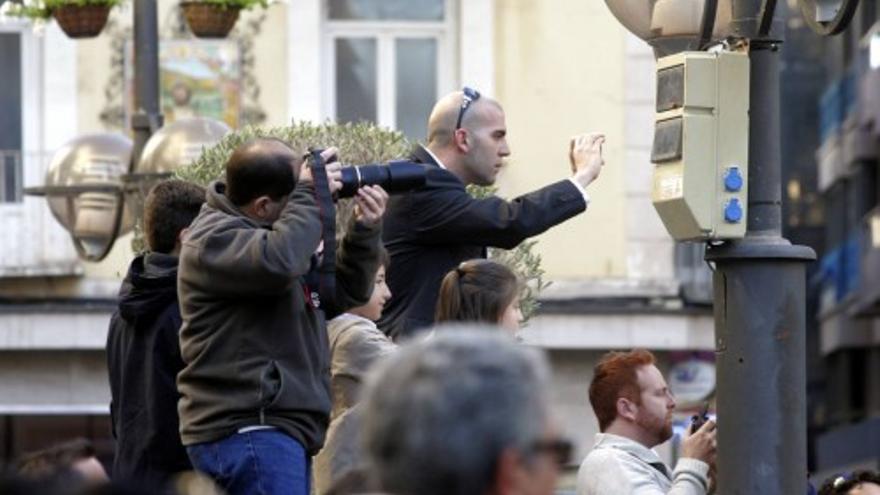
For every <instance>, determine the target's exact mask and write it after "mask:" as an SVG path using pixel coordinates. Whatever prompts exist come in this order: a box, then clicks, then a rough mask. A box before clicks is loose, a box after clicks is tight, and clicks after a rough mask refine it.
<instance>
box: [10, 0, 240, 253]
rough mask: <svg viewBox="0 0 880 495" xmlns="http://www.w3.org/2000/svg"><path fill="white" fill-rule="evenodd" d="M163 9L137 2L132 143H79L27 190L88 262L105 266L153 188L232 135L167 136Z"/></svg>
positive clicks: (197, 127) (212, 130) (195, 124)
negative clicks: (162, 95) (42, 201)
mask: <svg viewBox="0 0 880 495" xmlns="http://www.w3.org/2000/svg"><path fill="white" fill-rule="evenodd" d="M156 4H157V0H134V30H133V32H134V77H133V81H134V89H135V91H134V108H135V111H134V114H133V115H132V117H131V130H132V135H133V138H134V139H133V141H132V140H129V139H128V138H126V137H124V136H120V135H112V134H103V135H93V136H85V137H82V138H78V139H75V140H73V141H71V142H70V143H68V144H67V145H65V146H64V147H62V149H60V150H59V151H58V152H57V153H56V154H55V157H54V158H53V160H52V165H51V166H50V169H49V173H48V174H47V176H46V184H45V185H44V186H41V187H30V188H27V189H25V193H27V194H31V195H35V196H46V198H47V199H48V201H49V207H50V208H51V210H52V214H53V215H54V216H55V218H56V219H57V220H58V221H59V223H61V225H62V226H64V228H65V229H67V230H68V231H69V232H70V234H71V238H72V239H73V244H74V247H75V248H76V251H77V254H78V255H79V256H80V258H82V259H84V260H86V261H100V260H102V259H104V258H105V257H106V256H107V255H108V254H109V253H110V250H111V248H112V247H113V244H114V242H115V241H116V239H117V238H118V237H119V236H120V235H122V234H125V233H126V232H128V231H130V230H131V228H132V226H133V225H134V223H135V216H140V213H141V212H142V211H143V201H144V197H145V196H146V194H147V192H148V191H149V189H150V187H152V185H153V184H155V183H156V182H157V181H159V180H162V179H163V178H167V177H169V176H170V175H171V173H172V171H173V170H174V169H175V168H177V167H179V166H182V165H185V164H188V163H190V162H191V161H192V160H193V159H194V158H196V157H198V154H197V153H201V150H202V149H203V148H205V147H210V146H212V145H213V144H215V143H216V142H217V141H219V140H220V138H221V137H222V136H224V135H225V134H227V133H228V132H229V127H228V126H226V125H225V124H223V123H222V122H217V121H214V120H211V119H203V118H193V119H182V120H181V121H178V122H175V123H174V124H171V125H169V126H168V127H167V128H166V129H163V128H162V125H163V123H164V122H163V116H162V113H161V111H160V108H159V35H158V30H159V28H158V17H157V5H156ZM163 131H164V132H163ZM154 134H155V137H156V139H155V140H152V139H151V137H152V136H154Z"/></svg>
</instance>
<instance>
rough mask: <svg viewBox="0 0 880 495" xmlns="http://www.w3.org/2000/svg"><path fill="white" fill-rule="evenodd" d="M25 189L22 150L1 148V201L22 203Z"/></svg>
mask: <svg viewBox="0 0 880 495" xmlns="http://www.w3.org/2000/svg"><path fill="white" fill-rule="evenodd" d="M23 191H24V170H23V168H22V159H21V151H19V150H0V203H21V202H22V201H23V197H24V194H23Z"/></svg>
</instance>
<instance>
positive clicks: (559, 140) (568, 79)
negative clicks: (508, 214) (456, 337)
mask: <svg viewBox="0 0 880 495" xmlns="http://www.w3.org/2000/svg"><path fill="white" fill-rule="evenodd" d="M495 28H496V38H495V43H496V48H495V52H496V65H495V68H496V74H495V77H496V96H497V98H498V100H499V101H500V102H501V103H502V105H503V106H504V108H505V111H506V115H507V127H508V133H509V139H510V144H511V148H512V152H513V154H512V155H511V158H510V162H509V165H510V166H509V167H508V169H507V170H506V171H504V172H503V173H502V178H501V179H500V180H499V186H500V188H501V190H500V194H501V195H502V196H506V197H512V196H515V195H518V194H521V193H524V192H528V191H530V190H533V189H535V188H536V187H537V186H539V185H544V184H548V183H550V182H552V181H555V180H559V179H560V178H563V177H567V176H568V174H569V172H568V171H569V164H568V157H567V152H568V138H569V137H570V136H572V135H574V134H577V133H580V132H587V131H603V132H605V133H606V135H607V142H606V143H607V144H606V146H605V157H606V165H605V169H604V171H603V172H602V175H601V177H600V178H599V179H598V181H597V182H596V183H594V185H593V186H591V187H590V188H589V190H588V191H589V193H590V195H591V196H592V198H593V202H592V204H591V205H590V207H589V209H588V211H587V212H586V213H585V214H583V215H580V216H578V217H576V218H574V219H572V220H570V221H568V222H566V223H564V224H562V225H560V226H558V227H556V228H554V229H552V230H551V231H549V232H548V233H546V234H544V235H542V236H541V237H539V243H538V251H539V252H540V254H541V255H542V257H543V267H544V269H545V270H546V271H547V274H548V275H549V277H550V278H551V279H555V280H563V279H576V278H584V277H608V276H612V277H618V276H625V275H626V258H625V254H626V246H625V211H624V208H625V199H626V198H625V194H624V182H623V181H624V170H623V145H624V142H623V126H624V112H623V109H624V108H623V82H624V81H623V63H624V32H623V29H622V28H621V27H620V26H619V25H618V23H617V22H616V21H615V20H614V18H613V17H612V16H611V14H609V13H608V10H607V8H606V7H605V3H604V2H601V1H599V0H501V1H498V2H496V24H495Z"/></svg>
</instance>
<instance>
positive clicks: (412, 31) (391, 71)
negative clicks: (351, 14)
mask: <svg viewBox="0 0 880 495" xmlns="http://www.w3.org/2000/svg"><path fill="white" fill-rule="evenodd" d="M444 2H445V5H444V9H445V11H444V12H445V15H444V19H443V21H399V20H394V21H375V20H367V21H360V20H344V21H343V20H331V19H330V18H329V9H328V8H327V3H326V2H322V19H323V25H322V29H321V52H322V54H324V57H325V58H324V60H325V62H324V63H323V64H322V75H321V78H322V81H323V87H324V88H327V89H326V91H322V94H321V114H322V120H325V119H329V120H332V121H334V122H335V121H336V110H337V109H336V89H337V87H336V40H337V39H339V38H358V39H363V38H369V39H375V40H376V64H377V67H376V77H377V81H376V88H377V95H376V105H377V108H376V124H377V125H378V126H380V127H387V128H390V129H397V108H396V106H397V85H396V81H395V79H396V76H397V65H396V64H397V57H396V47H395V41H396V40H397V39H422V40H424V39H433V40H436V42H437V80H436V88H437V94H436V95H434V98H435V99H437V98H439V97H440V96H442V95H444V94H446V93H449V92H451V91H454V90H455V81H456V80H457V69H458V66H457V63H456V60H455V58H456V57H455V53H456V41H457V37H458V32H457V30H456V19H458V10H457V7H458V5H457V3H458V2H457V1H456V0H444Z"/></svg>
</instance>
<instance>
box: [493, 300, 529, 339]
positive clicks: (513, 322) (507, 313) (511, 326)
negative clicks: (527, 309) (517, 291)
mask: <svg viewBox="0 0 880 495" xmlns="http://www.w3.org/2000/svg"><path fill="white" fill-rule="evenodd" d="M522 319H523V316H522V311H520V309H519V298H517V297H514V298H513V301H510V304H508V305H507V306H506V307H505V308H504V310H503V311H501V315H500V316H499V317H498V326H499V327H501V328H502V329H504V330H505V331H507V332H510V334H511V335H516V333H517V332H518V331H519V324H520V322H522Z"/></svg>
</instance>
